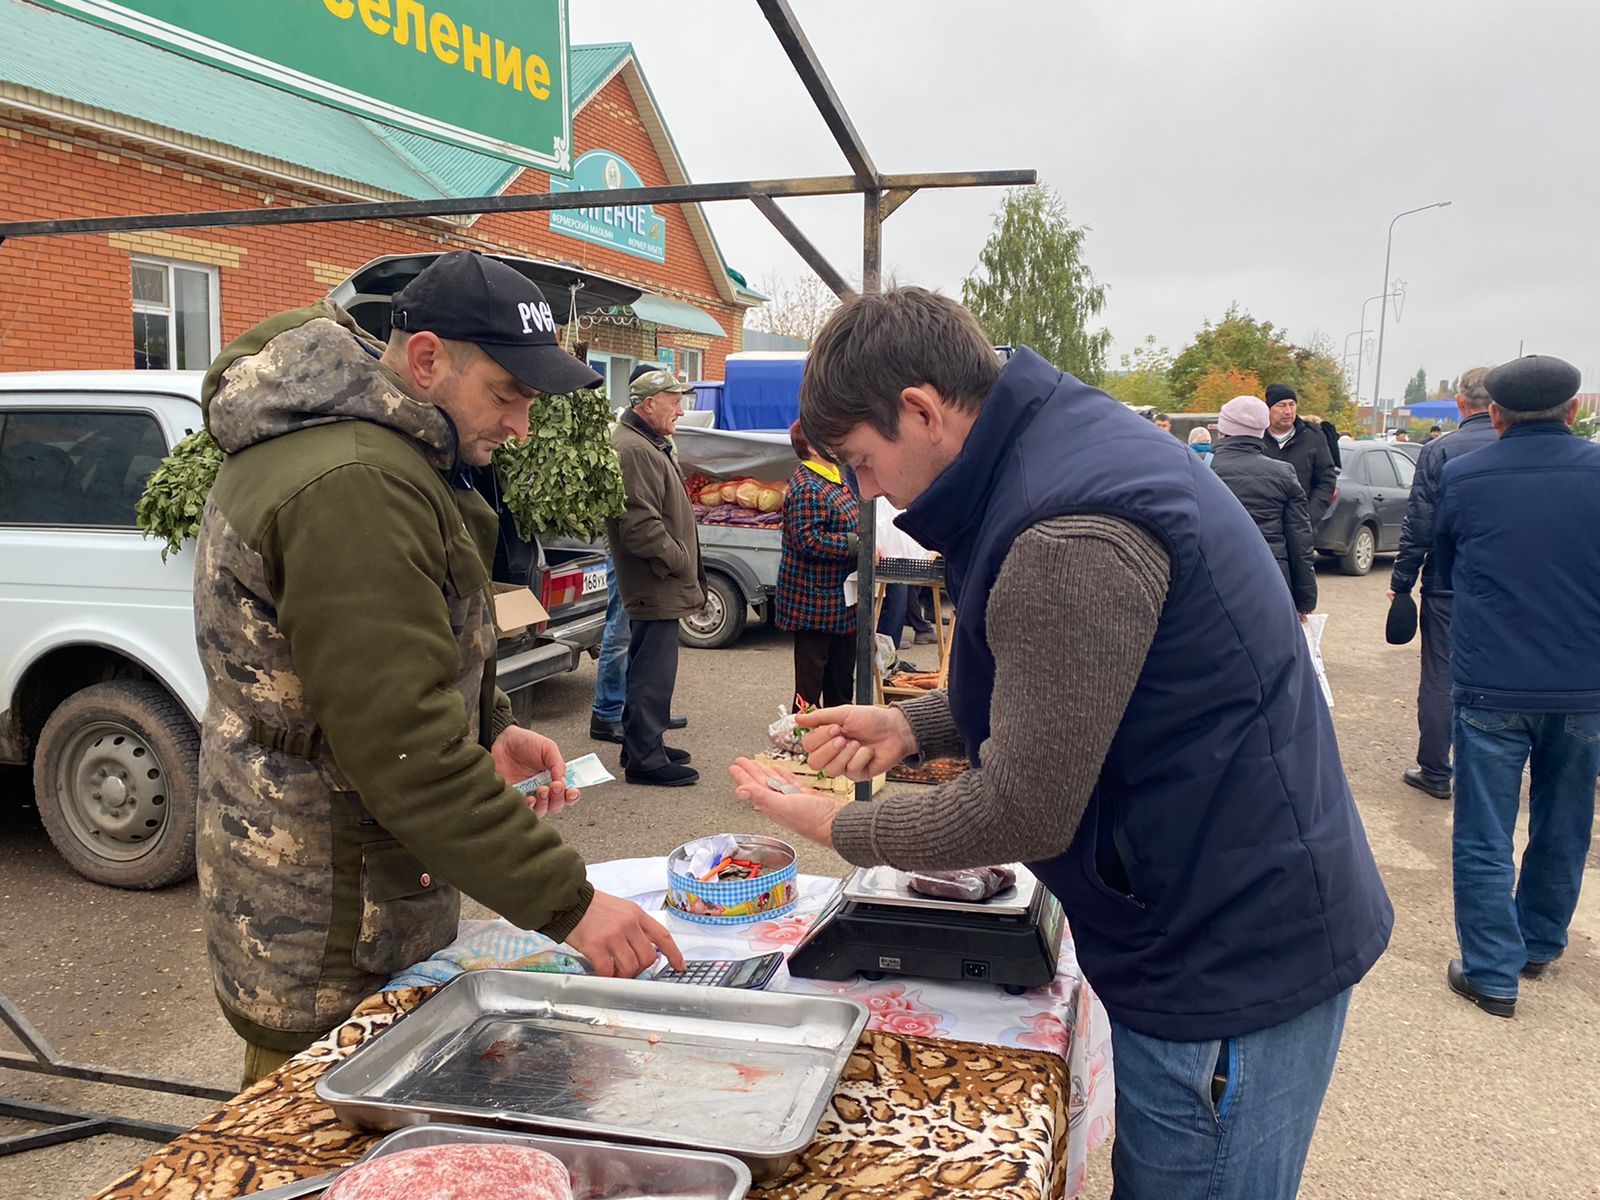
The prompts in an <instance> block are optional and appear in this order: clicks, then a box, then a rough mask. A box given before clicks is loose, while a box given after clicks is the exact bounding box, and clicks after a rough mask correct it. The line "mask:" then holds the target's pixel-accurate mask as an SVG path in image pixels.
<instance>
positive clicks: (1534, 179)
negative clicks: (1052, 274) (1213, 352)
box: [570, 0, 1600, 399]
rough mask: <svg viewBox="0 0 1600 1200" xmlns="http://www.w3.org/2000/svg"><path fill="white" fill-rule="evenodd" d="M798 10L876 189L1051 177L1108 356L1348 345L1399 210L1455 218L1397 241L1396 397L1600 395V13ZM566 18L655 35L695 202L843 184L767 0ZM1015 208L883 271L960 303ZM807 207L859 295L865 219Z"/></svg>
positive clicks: (1247, 6)
mask: <svg viewBox="0 0 1600 1200" xmlns="http://www.w3.org/2000/svg"><path fill="white" fill-rule="evenodd" d="M790 2H791V5H792V7H793V8H794V10H795V12H796V14H797V16H798V17H799V19H800V22H801V24H802V26H803V27H804V29H805V30H806V32H807V34H808V35H809V36H810V38H811V40H812V43H813V45H814V46H816V48H817V51H818V53H819V54H820V56H821V58H822V61H823V65H824V66H825V67H826V69H827V70H828V72H829V75H830V77H831V78H832V80H833V84H834V87H835V90H836V91H837V92H838V94H839V95H840V97H841V98H842V99H843V101H844V103H845V105H846V107H847V109H848V110H849V112H850V114H851V116H852V118H853V119H854V121H855V125H856V128H857V129H858V130H859V131H860V132H861V134H862V136H863V137H864V138H865V140H866V143H867V146H868V149H869V150H870V152H871V153H872V155H873V158H874V160H875V161H876V163H877V166H878V169H879V170H880V171H885V172H899V171H933V170H975V169H993V168H1026V167H1032V168H1035V169H1037V170H1038V172H1039V177H1040V179H1041V180H1042V181H1043V182H1045V183H1048V184H1049V185H1050V186H1051V187H1053V188H1055V189H1056V191H1057V192H1058V193H1059V194H1060V196H1061V198H1062V200H1063V201H1064V203H1065V205H1066V207H1067V211H1068V213H1069V215H1070V217H1071V218H1072V220H1073V221H1074V222H1077V223H1081V224H1086V225H1088V226H1090V227H1091V229H1092V232H1091V234H1090V236H1089V239H1088V245H1087V257H1088V261H1089V264H1090V266H1091V267H1092V269H1093V270H1094V272H1095V274H1096V275H1097V276H1098V277H1099V278H1100V280H1101V281H1102V282H1104V283H1105V284H1107V285H1108V287H1109V289H1110V292H1109V301H1108V304H1107V307H1106V312H1105V321H1106V324H1107V326H1108V327H1109V328H1110V330H1111V332H1112V334H1113V336H1114V337H1115V339H1116V349H1115V350H1114V351H1113V356H1112V359H1113V364H1114V363H1115V359H1116V357H1117V355H1119V354H1120V353H1123V352H1125V351H1126V350H1127V349H1128V348H1130V347H1131V346H1133V345H1134V344H1136V343H1138V342H1139V341H1140V340H1142V338H1143V337H1144V336H1145V335H1146V334H1154V335H1155V336H1156V338H1157V339H1158V341H1159V342H1161V343H1163V344H1166V345H1168V346H1170V347H1171V348H1172V350H1173V351H1174V352H1176V351H1177V350H1178V349H1179V348H1180V347H1182V346H1183V345H1185V344H1186V343H1187V341H1188V340H1189V339H1190V338H1191V337H1192V336H1193V334H1194V332H1195V330H1197V329H1198V328H1199V327H1200V323H1201V322H1202V321H1203V320H1204V319H1206V318H1208V317H1209V318H1212V319H1215V318H1217V317H1220V316H1221V315H1222V313H1223V312H1224V311H1225V310H1226V309H1227V307H1228V305H1229V304H1230V303H1231V302H1233V301H1237V302H1238V303H1239V304H1240V305H1241V306H1242V307H1244V308H1246V309H1248V310H1249V311H1250V312H1251V313H1253V314H1254V315H1255V316H1257V317H1260V318H1263V319H1267V320H1271V321H1273V322H1275V323H1276V324H1278V325H1281V326H1284V327H1286V328H1287V329H1288V331H1289V333H1290V335H1291V337H1293V338H1294V339H1295V340H1297V341H1304V340H1305V339H1308V338H1309V337H1310V336H1311V335H1312V334H1313V333H1316V332H1321V333H1324V334H1326V335H1327V336H1328V337H1329V338H1331V339H1333V341H1334V342H1335V343H1336V345H1337V347H1338V348H1339V351H1341V352H1342V350H1343V348H1344V345H1345V341H1346V335H1347V334H1353V333H1355V332H1356V331H1357V330H1358V328H1359V327H1360V312H1361V304H1362V301H1363V300H1365V299H1366V298H1367V297H1369V296H1376V295H1378V293H1379V292H1380V291H1381V290H1382V284H1383V258H1384V238H1385V233H1386V231H1387V229H1388V225H1389V220H1390V218H1391V217H1393V216H1394V215H1395V214H1396V213H1398V212H1400V211H1401V210H1402V209H1407V208H1414V207H1416V206H1418V205H1423V204H1429V203H1431V202H1433V201H1437V200H1449V201H1452V205H1451V207H1449V208H1445V209H1438V210H1432V211H1428V212H1422V213H1417V214H1416V215H1414V216H1409V217H1405V218H1403V219H1401V220H1400V222H1399V223H1398V224H1397V225H1396V226H1395V233H1394V258H1393V266H1392V269H1391V276H1392V277H1393V278H1398V279H1403V280H1404V281H1405V283H1406V285H1407V286H1406V295H1405V301H1404V307H1403V310H1402V312H1401V314H1400V320H1399V321H1398V323H1397V322H1396V321H1395V319H1394V318H1395V314H1394V312H1393V311H1392V310H1391V312H1390V314H1389V322H1388V327H1387V331H1386V334H1385V341H1384V354H1383V380H1384V386H1383V392H1384V395H1385V396H1386V397H1389V396H1398V395H1399V394H1400V390H1401V389H1402V387H1403V386H1404V381H1405V379H1406V378H1407V377H1408V376H1410V375H1412V374H1414V373H1415V372H1416V370H1417V368H1418V367H1425V368H1426V369H1427V372H1428V378H1429V380H1430V381H1437V380H1439V379H1442V378H1445V377H1447V376H1455V375H1458V374H1459V373H1460V372H1461V371H1462V370H1463V369H1465V368H1466V367H1468V366H1472V365H1474V364H1478V363H1487V362H1497V361H1501V360H1503V359H1505V358H1508V357H1511V356H1514V355H1515V354H1516V353H1517V349H1518V345H1519V342H1521V343H1523V344H1525V349H1526V352H1528V353H1534V352H1539V353H1548V354H1556V355H1560V356H1561V357H1563V358H1566V359H1568V360H1569V361H1571V362H1573V363H1575V364H1577V365H1578V366H1579V367H1580V368H1581V369H1582V371H1583V373H1584V385H1585V387H1586V389H1588V390H1600V236H1597V232H1600V230H1597V225H1600V221H1597V217H1596V214H1597V212H1600V154H1597V152H1596V141H1597V133H1600V61H1597V57H1600V3H1596V0H1524V3H1522V4H1520V5H1511V4H1508V3H1506V2H1505V0H1341V2H1339V3H1334V2H1332V0H1326V2H1314V0H1270V2H1269V0H1204V2H1203V3H1197V2H1195V0H1060V2H1056V0H985V2H984V3H973V2H972V0H962V2H957V0H790ZM570 13H571V21H572V37H573V41H574V42H575V43H579V44H583V43H591V42H601V41H622V40H628V41H631V42H633V44H634V46H635V48H636V49H637V51H638V55H639V60H640V62H641V64H642V66H643V68H644V71H645V74H646V77H647V78H648V79H649V81H650V85H651V87H652V89H653V90H654V92H655V94H656V98H657V100H658V101H659V102H660V104H661V107H662V109H663V111H664V114H665V117H666V120H667V122H668V124H669V126H670V127H671V129H672V133H673V136H674V138H675V140H676V141H677V144H678V148H679V150H680V151H681V153H682V155H683V157H684V159H685V161H686V163H687V166H688V169H689V172H690V175H691V178H693V179H694V180H695V181H696V182H714V181H718V180H727V179H744V178H760V177H768V176H797V175H807V174H841V173H844V172H845V171H846V170H847V168H846V167H845V164H844V160H843V158H842V157H841V156H840V154H839V152H838V150H837V149H836V148H835V146H834V144H833V141H832V139H831V137H830V136H829V134H828V132H827V130H826V128H825V127H824V126H823V124H822V121H821V118H820V117H819V116H818V115H817V114H816V111H815V109H814V108H813V107H812V106H811V103H810V100H809V98H808V97H807V96H806V94H805V92H804V90H803V89H802V88H801V86H800V84H799V82H798V80H797V79H796V78H795V76H794V74H793V72H792V71H791V70H789V68H788V64H787V60H786V59H785V57H784V55H783V52H782V50H781V49H780V48H779V46H778V43H777V40H776V39H775V38H774V37H773V35H772V32H771V30H770V28H769V27H768V25H767V24H766V22H765V20H764V19H763V18H762V16H761V14H760V10H759V9H758V8H757V6H756V4H755V3H754V0H694V2H693V3H675V4H670V5H663V4H662V3H661V2H660V0H570ZM1000 198H1001V196H1000V193H999V192H997V191H994V190H991V189H983V190H966V191H944V192H925V193H923V194H921V195H919V196H917V197H915V198H914V199H912V200H911V201H910V202H909V203H907V204H906V205H905V207H904V208H902V209H901V210H900V211H899V212H898V213H897V214H895V216H894V217H893V218H892V219H891V220H890V221H889V222H888V223H887V225H886V226H885V236H884V260H885V266H886V273H887V272H888V271H892V272H893V273H894V275H895V276H896V277H897V278H898V279H899V280H900V281H901V282H907V283H921V284H925V285H927V286H930V287H937V288H939V289H941V290H943V291H946V292H948V293H951V294H958V293H959V288H960V283H961V280H962V278H963V277H964V276H965V275H966V274H967V273H968V272H969V271H971V270H972V268H973V267H974V265H975V264H976V261H977V255H978V251H979V249H980V248H981V247H982V245H983V242H984V239H985V238H986V237H987V235H988V232H989V229H990V224H991V216H992V214H993V212H994V210H995V208H996V207H997V206H998V204H999V202H1000ZM785 204H786V206H787V207H788V209H789V211H790V213H791V214H792V215H793V216H794V217H795V218H796V220H797V221H798V222H799V223H800V224H801V226H802V227H803V228H804V229H805V230H806V231H807V232H808V233H809V234H810V236H811V237H812V239H813V240H814V241H815V242H816V243H817V244H819V245H820V246H821V247H822V248H823V249H824V251H825V252H826V253H827V255H828V256H829V258H830V259H831V260H832V261H833V262H834V263H835V264H836V265H838V266H839V267H840V268H841V269H842V270H846V271H847V272H848V273H850V274H852V275H858V274H859V271H860V253H861V221H860V201H859V200H858V199H856V198H854V197H850V198H829V199H814V200H809V201H803V202H796V201H787V202H785ZM707 212H708V214H709V216H710V218H711V221H712V223H713V225H714V226H715V229H716V232H717V237H718V240H719V241H720V243H721V245H722V249H723V253H724V254H725V255H726V257H727V259H728V262H729V263H730V265H732V266H734V267H735V268H736V269H738V270H740V271H741V272H743V273H744V274H745V275H746V276H747V277H748V278H749V279H750V281H751V282H752V283H756V282H757V281H758V280H759V279H760V278H761V277H762V276H763V275H764V274H765V273H767V272H769V271H775V272H777V273H778V274H780V275H785V276H791V275H797V274H800V273H802V272H803V271H804V270H805V267H804V264H803V263H801V261H800V260H799V258H798V257H797V256H796V255H795V254H794V253H793V252H792V251H791V250H790V249H789V248H788V246H787V244H786V243H785V242H784V241H783V240H782V239H781V238H780V237H779V236H778V235H777V234H776V233H775V232H774V231H773V230H772V229H771V228H770V226H768V225H767V223H766V221H765V220H764V219H763V218H762V217H761V216H760V214H758V213H757V212H756V211H755V210H754V208H753V207H752V206H750V205H749V204H747V203H738V204H731V203H730V204H716V205H711V206H708V208H707ZM1378 307H1379V306H1378V304H1377V303H1373V304H1372V305H1370V306H1369V307H1368V309H1367V315H1368V325H1369V328H1370V329H1371V330H1372V333H1371V334H1369V344H1370V343H1375V333H1376V326H1377V319H1378ZM1356 341H1357V339H1356V338H1354V337H1351V338H1350V339H1349V344H1350V349H1351V352H1352V363H1353V361H1354V360H1353V355H1354V350H1355V346H1356ZM1371 389H1372V357H1371V353H1370V348H1369V354H1368V357H1367V359H1366V367H1365V370H1364V372H1363V380H1362V391H1363V394H1364V396H1365V397H1366V398H1368V399H1370V396H1371Z"/></svg>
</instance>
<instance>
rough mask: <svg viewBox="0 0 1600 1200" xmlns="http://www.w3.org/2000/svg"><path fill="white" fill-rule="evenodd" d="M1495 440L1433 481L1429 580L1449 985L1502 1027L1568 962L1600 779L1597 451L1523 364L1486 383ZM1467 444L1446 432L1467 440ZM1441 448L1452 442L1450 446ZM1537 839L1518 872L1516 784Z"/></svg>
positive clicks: (1558, 384) (1546, 374) (1569, 376)
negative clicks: (1442, 633)
mask: <svg viewBox="0 0 1600 1200" xmlns="http://www.w3.org/2000/svg"><path fill="white" fill-rule="evenodd" d="M1484 384H1485V386H1486V387H1487V388H1488V391H1489V395H1490V397H1491V399H1492V403H1491V404H1490V406H1489V419H1490V420H1491V421H1492V422H1493V423H1494V427H1495V429H1496V431H1497V432H1498V433H1499V434H1500V439H1499V441H1497V442H1495V443H1494V444H1493V445H1490V446H1485V447H1483V448H1482V449H1481V450H1477V451H1474V452H1473V453H1472V454H1469V455H1467V456H1466V457H1465V458H1461V459H1458V460H1456V461H1454V462H1451V463H1449V464H1448V465H1447V466H1446V467H1445V469H1444V473H1443V476H1442V485H1443V486H1442V488H1441V490H1440V497H1439V508H1438V519H1437V527H1436V543H1435V548H1434V559H1433V562H1434V564H1435V565H1434V568H1433V569H1435V570H1437V571H1444V572H1447V573H1448V577H1449V579H1450V581H1451V584H1452V588H1453V590H1454V594H1455V596H1454V611H1453V613H1452V616H1451V627H1450V640H1451V647H1452V652H1453V653H1452V658H1451V662H1450V670H1451V675H1452V676H1453V678H1454V680H1455V691H1454V699H1455V706H1456V710H1455V759H1456V761H1455V830H1454V835H1453V843H1454V853H1453V866H1454V882H1455V910H1456V935H1457V938H1458V939H1459V941H1460V945H1461V957H1460V958H1458V959H1453V960H1452V961H1451V963H1450V965H1449V969H1448V971H1447V973H1446V978H1447V980H1448V982H1449V984H1450V987H1451V988H1452V989H1453V990H1454V991H1455V992H1457V993H1458V994H1459V995H1461V996H1464V997H1466V998H1467V999H1468V1000H1471V1001H1472V1002H1473V1003H1475V1004H1476V1005H1478V1007H1480V1008H1482V1009H1484V1010H1485V1011H1487V1012H1490V1013H1493V1014H1495V1015H1496V1016H1501V1017H1510V1016H1513V1015H1514V1014H1515V1013H1516V1007H1517V977H1518V975H1519V974H1520V975H1523V976H1527V977H1537V976H1539V975H1541V974H1543V973H1544V971H1545V968H1546V967H1548V966H1549V964H1550V963H1551V962H1553V961H1554V960H1555V959H1557V958H1559V957H1560V956H1561V953H1562V951H1563V950H1565V949H1566V945H1567V926H1568V924H1569V923H1570V922H1571V920H1572V914H1573V912H1574V911H1575V910H1576V908H1577V904H1578V890H1579V887H1580V886H1581V884H1582V881H1583V868H1584V861H1585V859H1586V858H1587V856H1588V853H1589V841H1590V836H1591V834H1592V832H1593V825H1594V809H1595V795H1594V794H1595V780H1596V775H1597V773H1600V446H1595V445H1593V444H1591V443H1589V442H1585V441H1583V440H1582V439H1580V438H1576V437H1573V436H1572V429H1571V427H1572V423H1573V422H1574V421H1575V420H1576V419H1577V413H1578V404H1577V401H1576V400H1575V399H1574V397H1575V396H1576V394H1577V391H1578V385H1579V374H1578V370H1577V368H1576V367H1573V366H1572V365H1570V364H1569V363H1565V362H1562V361H1561V360H1560V359H1558V358H1549V357H1545V356H1543V355H1530V356H1529V357H1527V358H1520V359H1516V360H1515V361H1513V362H1509V363H1506V364H1505V365H1504V366H1500V367H1496V368H1495V369H1494V370H1493V371H1490V372H1489V374H1488V376H1487V377H1486V378H1485V380H1484ZM1459 436H1461V435H1460V434H1455V435H1452V437H1459ZM1444 440H1445V441H1446V442H1448V441H1450V440H1451V439H1450V438H1446V439H1444ZM1530 760H1531V768H1532V769H1531V779H1530V783H1529V789H1528V815H1529V835H1528V845H1527V849H1526V850H1525V851H1524V852H1523V856H1522V871H1521V876H1520V878H1519V877H1518V874H1517V870H1516V866H1515V864H1514V862H1513V860H1512V835H1513V831H1514V830H1515V827H1516V821H1517V809H1518V801H1519V797H1520V794H1521V790H1522V773H1523V768H1524V767H1525V766H1529V765H1530Z"/></svg>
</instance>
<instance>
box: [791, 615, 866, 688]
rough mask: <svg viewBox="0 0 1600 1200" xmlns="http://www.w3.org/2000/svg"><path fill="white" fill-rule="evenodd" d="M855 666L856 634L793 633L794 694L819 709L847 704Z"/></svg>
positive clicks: (805, 631)
mask: <svg viewBox="0 0 1600 1200" xmlns="http://www.w3.org/2000/svg"><path fill="white" fill-rule="evenodd" d="M855 666H856V635H855V634H853V633H816V632H813V631H811V630H806V629H802V630H799V631H797V632H796V633H795V635H794V694H795V695H796V696H798V697H799V698H800V699H802V700H804V701H806V703H808V704H815V705H817V706H818V707H819V708H832V707H833V706H834V705H836V704H849V703H850V695H851V689H850V684H851V682H852V681H853V680H854V678H855Z"/></svg>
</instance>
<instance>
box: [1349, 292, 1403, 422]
mask: <svg viewBox="0 0 1600 1200" xmlns="http://www.w3.org/2000/svg"><path fill="white" fill-rule="evenodd" d="M1385 273H1387V272H1385ZM1404 286H1405V283H1404V281H1402V282H1401V284H1400V287H1404ZM1399 294H1400V288H1399V287H1397V288H1396V289H1395V290H1394V291H1392V292H1386V293H1385V294H1384V296H1368V297H1367V298H1366V299H1365V300H1363V301H1362V302H1361V342H1360V344H1359V345H1357V346H1356V403H1357V404H1359V403H1361V366H1362V361H1363V359H1364V358H1365V357H1366V349H1367V341H1366V338H1367V305H1369V304H1371V303H1372V302H1373V301H1374V300H1384V297H1385V296H1387V297H1388V300H1392V299H1394V298H1395V297H1396V296H1397V295H1399ZM1384 307H1385V308H1387V307H1388V301H1387V300H1385V302H1384ZM1395 320H1399V318H1398V317H1396V318H1395Z"/></svg>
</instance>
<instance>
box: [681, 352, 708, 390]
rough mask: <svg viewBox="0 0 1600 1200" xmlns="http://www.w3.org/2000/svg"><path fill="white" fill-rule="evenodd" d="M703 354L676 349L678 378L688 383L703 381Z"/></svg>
mask: <svg viewBox="0 0 1600 1200" xmlns="http://www.w3.org/2000/svg"><path fill="white" fill-rule="evenodd" d="M704 371H705V352H704V351H702V350H685V349H683V348H682V347H681V346H680V347H679V348H678V378H679V379H686V380H689V381H690V382H693V381H695V380H699V379H704V378H705V375H704V373H703V372H704Z"/></svg>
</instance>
